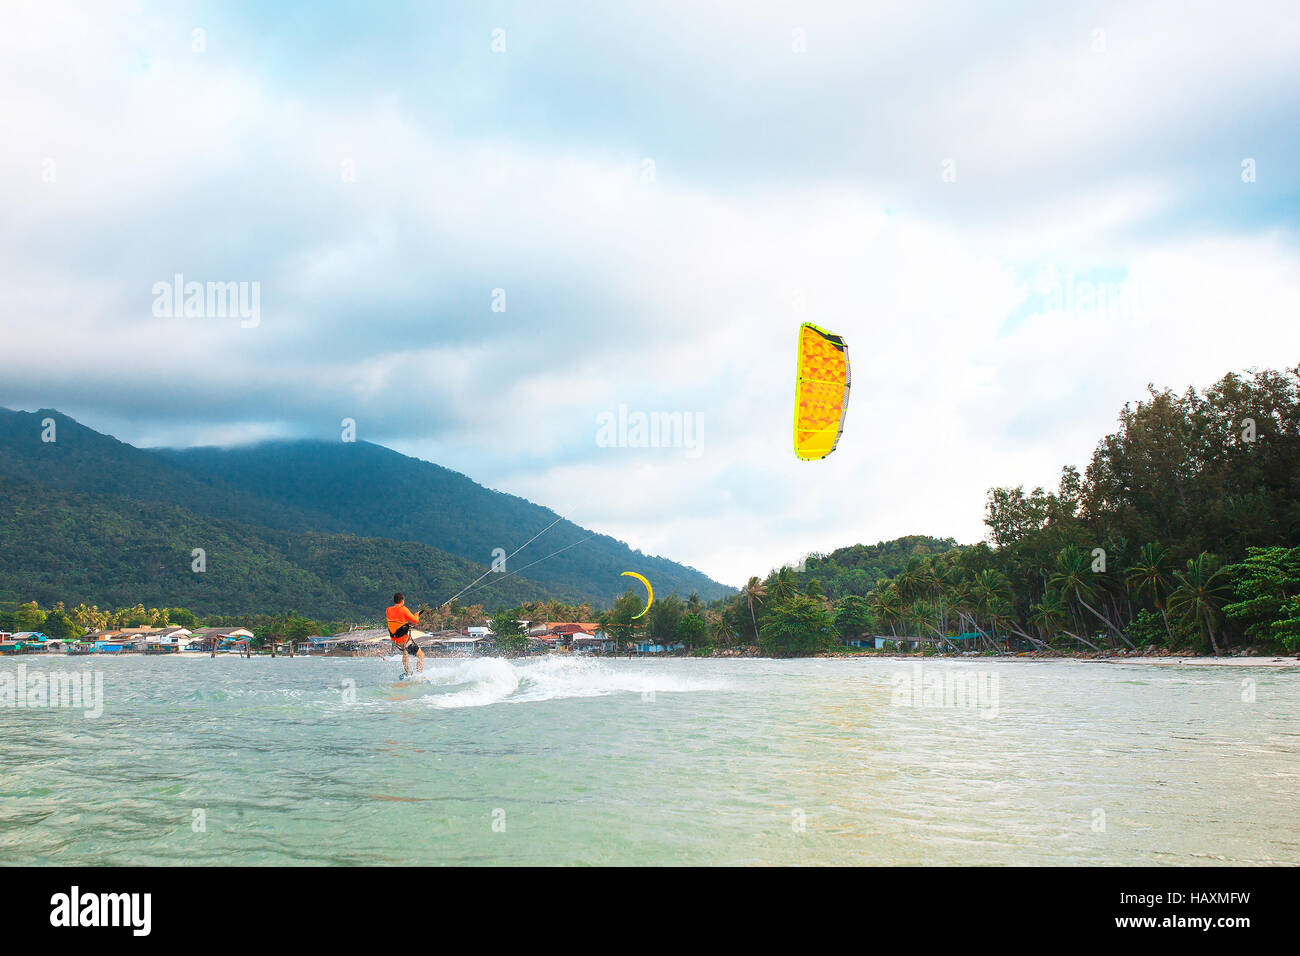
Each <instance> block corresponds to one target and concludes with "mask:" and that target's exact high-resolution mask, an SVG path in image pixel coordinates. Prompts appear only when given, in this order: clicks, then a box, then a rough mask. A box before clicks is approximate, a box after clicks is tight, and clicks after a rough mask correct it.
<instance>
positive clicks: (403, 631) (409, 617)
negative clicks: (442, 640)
mask: <svg viewBox="0 0 1300 956" xmlns="http://www.w3.org/2000/svg"><path fill="white" fill-rule="evenodd" d="M384 617H386V618H388V634H389V636H390V637H391V638H392V639H393V643H394V644H396V645H397V649H398V650H399V651H401V652H402V669H403V670H404V671H406V676H407V677H410V676H411V659H410V657H408V656H407V655H408V654H409V653H410V651H411V649H412V648H413V649H414V650H415V659H416V667H415V672H416V673H417V674H423V673H424V651H423V650H422V649H421V647H420V645H419V644H416V643H415V641H413V640H411V625H412V624H419V623H420V616H419V615H418V614H412V613H411V611H410V609H409V608H407V606H406V598H404V597H402V592H401V591H398V592H397V593H396V594H394V595H393V606H392V607H390V608H389V609H388V610H386V611H385V612H384Z"/></svg>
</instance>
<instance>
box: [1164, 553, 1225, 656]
mask: <svg viewBox="0 0 1300 956" xmlns="http://www.w3.org/2000/svg"><path fill="white" fill-rule="evenodd" d="M1215 563H1216V562H1215V561H1214V559H1213V558H1211V557H1210V556H1209V555H1208V554H1206V553H1205V552H1204V551H1202V552H1201V553H1200V554H1198V555H1197V556H1196V557H1194V558H1192V559H1190V560H1189V561H1188V562H1187V570H1186V571H1175V572H1174V580H1175V581H1176V582H1177V586H1176V587H1175V588H1174V589H1173V591H1172V592H1170V594H1169V610H1171V611H1173V612H1174V613H1175V614H1177V615H1180V616H1181V617H1182V618H1184V619H1185V620H1186V621H1188V622H1189V623H1192V624H1198V623H1199V624H1202V625H1204V627H1205V633H1206V635H1207V636H1208V637H1209V638H1210V647H1212V648H1213V649H1214V656H1215V657H1218V656H1219V644H1218V642H1217V641H1216V640H1215V639H1214V624H1215V623H1216V622H1217V621H1218V620H1219V618H1220V616H1221V613H1222V611H1223V605H1224V604H1226V603H1227V602H1228V601H1229V600H1230V599H1231V598H1232V586H1231V585H1230V584H1229V583H1228V576H1227V574H1226V573H1225V572H1224V569H1223V568H1218V567H1215Z"/></svg>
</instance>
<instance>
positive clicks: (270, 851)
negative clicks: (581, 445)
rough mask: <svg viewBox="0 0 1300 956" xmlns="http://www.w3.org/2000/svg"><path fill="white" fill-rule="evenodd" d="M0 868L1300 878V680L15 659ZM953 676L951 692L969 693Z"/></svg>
mask: <svg viewBox="0 0 1300 956" xmlns="http://www.w3.org/2000/svg"><path fill="white" fill-rule="evenodd" d="M19 664H22V665H23V666H25V668H26V675H25V676H26V678H27V680H28V682H29V685H28V686H29V687H30V686H34V685H32V684H31V683H30V682H31V681H32V680H33V675H34V678H35V680H36V681H37V682H38V683H39V682H40V681H41V680H44V679H46V678H48V677H49V676H50V675H52V674H55V673H62V672H75V673H83V672H84V673H88V674H89V675H90V676H91V677H92V678H97V679H99V680H102V686H103V713H102V714H101V715H100V716H98V717H93V718H92V717H87V716H85V714H84V713H83V711H82V710H77V709H72V708H66V707H22V708H19V707H16V706H13V705H12V704H13V700H12V695H11V697H10V699H8V700H6V701H4V702H3V703H4V704H5V706H0V863H4V864H11V865H12V864H74V863H76V864H99V863H103V864H163V865H170V864H174V865H186V866H193V865H202V864H277V863H284V864H398V863H400V864H430V865H442V864H489V865H498V864H521V863H522V864H573V865H582V864H629V865H630V864H672V863H693V864H710V863H716V864H821V863H829V864H874V865H882V864H965V863H971V864H1056V863H1060V864H1083V863H1101V864H1143V863H1149V864H1217V863H1288V864H1296V863H1300V822H1297V818H1296V814H1295V796H1296V793H1297V791H1298V790H1300V670H1296V669H1287V670H1280V669H1268V668H1249V667H1247V668H1243V667H1217V666H1211V667H1194V668H1193V667H1185V668H1177V667H1159V666H1152V665H1147V664H1137V663H1103V662H1037V661H1035V662H1028V661H1003V662H997V661H976V660H971V661H961V662H949V661H945V662H934V663H929V662H927V663H925V664H924V665H923V666H922V669H921V670H920V671H917V670H915V665H914V664H913V663H912V662H906V661H896V660H886V659H872V660H861V659H859V660H797V661H769V660H680V659H678V660H610V659H574V658H572V657H561V656H552V657H545V658H536V659H528V660H524V661H506V660H499V659H491V658H488V659H476V660H459V661H451V660H431V661H430V662H429V664H428V668H427V674H426V680H424V681H422V682H418V683H411V684H397V685H395V683H394V678H395V676H397V674H398V673H399V671H400V665H398V664H395V663H393V662H391V661H389V662H386V661H380V660H376V659H346V658H345V659H322V658H311V659H304V658H296V659H285V658H280V659H276V660H271V659H268V658H255V659H253V660H242V659H239V658H235V657H222V658H218V659H215V660H213V659H208V658H198V659H159V658H149V657H135V656H132V657H121V658H115V659H114V658H106V657H86V658H57V657H54V658H42V657H38V656H27V657H21V658H8V659H5V660H3V661H0V689H2V688H3V686H4V680H3V675H4V674H6V673H7V674H9V675H11V676H10V685H11V686H12V681H13V679H14V676H15V675H16V674H17V668H18V665H19ZM953 688H958V689H960V688H965V689H966V691H967V693H966V695H965V697H962V695H961V694H960V693H959V692H956V691H954V690H953Z"/></svg>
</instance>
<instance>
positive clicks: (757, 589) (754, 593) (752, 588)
mask: <svg viewBox="0 0 1300 956" xmlns="http://www.w3.org/2000/svg"><path fill="white" fill-rule="evenodd" d="M740 596H741V599H742V600H743V601H744V602H745V604H746V605H748V607H749V621H750V624H751V625H753V628H754V639H755V640H756V641H759V643H760V644H761V643H762V639H761V638H760V637H759V634H758V617H757V615H756V614H755V611H754V605H755V604H758V605H760V606H761V605H762V603H763V598H765V597H766V596H767V587H766V586H765V585H764V584H763V582H762V581H760V580H759V579H758V578H756V577H753V578H750V579H749V580H748V581H747V582H746V583H745V586H744V587H743V588H741V589H740Z"/></svg>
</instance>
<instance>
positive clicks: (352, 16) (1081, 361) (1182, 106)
mask: <svg viewBox="0 0 1300 956" xmlns="http://www.w3.org/2000/svg"><path fill="white" fill-rule="evenodd" d="M272 6H273V7H274V9H267V8H268V7H272ZM1288 7H1293V4H1289V3H1286V2H1232V3H1226V2H1225V3H1197V2H1189V3H1181V4H1179V5H1178V6H1177V8H1176V10H1177V14H1176V15H1174V14H1173V13H1172V12H1171V11H1172V10H1173V8H1171V7H1170V6H1169V5H1168V4H1164V3H1145V2H1132V0H1129V2H1120V3H1054V4H1041V3H989V4H979V5H972V4H965V3H958V2H951V3H947V2H940V3H896V4H894V3H891V4H868V3H861V2H843V3H821V4H817V3H812V4H808V3H804V4H794V3H774V2H763V0H745V2H730V0H715V2H711V3H708V4H699V3H695V2H676V0H659V2H656V3H636V2H629V3H621V4H617V5H615V4H609V5H593V4H589V3H577V2H572V3H566V2H555V3H547V4H539V3H527V2H521V3H492V2H482V3H468V2H467V3H455V4H429V3H424V4H410V5H406V4H397V3H392V4H375V3H331V2H321V3H285V4H275V5H269V4H254V3H248V4H231V3H222V4H206V3H192V4H190V3H166V4H164V3H151V2H123V3H112V2H107V3H88V4H65V3H62V2H59V0H40V2H33V3H22V2H18V3H14V2H5V3H4V4H3V5H2V6H0V130H3V133H0V355H2V356H3V358H2V359H0V405H2V406H5V407H9V408H22V409H36V408H41V407H53V408H58V409H59V410H61V411H63V412H66V413H67V414H70V415H72V416H73V417H75V418H77V419H79V420H81V421H83V422H85V423H86V424H88V425H90V426H91V427H94V428H96V429H99V430H101V431H106V432H108V433H110V434H113V435H115V436H117V437H118V438H120V439H122V440H123V441H127V442H130V443H132V444H136V445H141V446H157V445H168V446H190V445H210V444H223V445H228V444H239V443H245V442H252V441H258V440H264V439H268V438H279V437H314V438H324V439H330V440H341V437H342V435H343V429H344V424H343V423H344V422H345V420H349V421H352V422H355V429H356V435H357V437H358V438H361V439H365V440H369V441H374V442H377V443H380V444H383V445H387V446H389V447H391V448H394V449H396V450H398V451H401V452H403V453H405V454H409V455H414V456H417V457H420V458H424V459H427V460H429V461H434V462H437V463H439V464H441V465H445V466H447V467H449V468H453V469H456V470H458V471H461V472H464V473H465V474H467V475H469V476H470V477H471V478H473V479H475V480H476V481H479V482H480V483H482V484H485V485H488V486H490V487H494V488H498V489H501V490H504V491H509V492H512V493H514V494H519V495H523V496H525V497H527V498H529V499H531V500H533V501H536V502H538V503H540V504H543V505H546V506H548V507H550V508H553V509H555V510H556V511H558V512H559V513H561V514H563V515H565V516H566V517H568V518H571V519H572V520H574V521H576V522H577V523H579V524H581V525H584V526H586V527H589V528H592V529H594V530H599V531H601V532H604V533H608V534H612V535H614V536H615V537H618V538H620V539H622V540H624V541H626V542H628V543H629V544H631V545H632V546H633V547H636V548H640V549H642V550H644V551H647V552H649V553H654V554H661V555H664V556H666V557H669V558H672V559H674V560H678V561H681V562H683V563H686V564H690V565H693V566H695V567H697V568H699V569H701V570H703V571H705V572H706V573H708V574H710V575H711V576H713V577H715V578H717V579H718V580H720V581H723V582H725V583H727V584H732V585H737V584H741V583H743V582H744V581H745V580H746V579H747V578H748V577H749V576H750V575H752V574H759V575H761V574H765V573H766V572H767V571H768V570H770V569H772V568H774V567H779V566H780V565H782V564H785V563H791V562H796V561H798V560H799V558H800V557H801V556H802V555H804V554H807V553H809V552H826V551H830V550H832V549H834V548H836V547H842V546H846V545H850V544H854V543H858V542H866V543H873V542H876V541H880V540H887V539H890V538H893V537H897V536H900V535H904V534H931V535H936V536H952V537H955V538H957V539H958V540H959V541H961V542H963V543H969V542H974V541H978V540H981V539H982V538H984V535H985V530H986V529H985V528H984V525H983V521H982V519H983V508H984V501H985V496H986V493H987V490H988V489H989V488H991V487H994V486H1008V485H1020V484H1023V485H1025V486H1026V487H1027V488H1032V487H1034V486H1036V485H1045V486H1049V487H1050V486H1053V485H1054V484H1055V482H1056V480H1057V479H1058V477H1059V473H1060V469H1061V468H1062V466H1064V465H1067V464H1074V465H1078V466H1080V467H1082V466H1083V465H1085V464H1086V463H1087V460H1088V457H1089V456H1090V454H1091V452H1092V449H1093V448H1094V446H1095V445H1096V443H1097V441H1098V440H1099V439H1100V438H1101V436H1102V435H1104V434H1105V433H1107V432H1109V431H1111V430H1113V429H1114V426H1115V424H1116V419H1117V416H1118V413H1119V411H1120V409H1121V408H1122V406H1123V405H1124V404H1125V403H1126V402H1133V401H1137V400H1139V399H1141V398H1142V397H1143V396H1144V395H1145V394H1146V390H1147V386H1148V384H1154V385H1155V386H1157V387H1165V386H1168V387H1171V388H1173V389H1175V390H1177V391H1181V390H1183V389H1185V388H1187V387H1188V386H1191V385H1195V386H1197V387H1204V386H1206V385H1209V384H1210V383H1212V382H1213V381H1215V380H1216V379H1218V378H1219V377H1221V376H1222V375H1223V374H1224V373H1226V372H1228V371H1232V370H1245V369H1249V368H1282V367H1293V366H1295V365H1296V364H1297V362H1300V237H1298V235H1297V232H1298V228H1297V226H1298V223H1300V149H1298V147H1300V96H1297V93H1296V90H1297V89H1300V17H1296V16H1295V15H1294V9H1288ZM176 276H180V277H182V278H181V280H180V281H181V282H182V285H184V284H185V283H200V284H201V285H200V286H199V288H200V289H201V290H202V291H203V292H204V294H205V295H204V296H201V297H200V298H201V300H202V302H201V305H199V306H197V307H196V308H195V309H193V310H192V311H193V312H194V313H195V314H188V313H187V310H185V309H184V308H181V309H179V310H171V309H169V308H168V306H169V305H171V296H170V295H169V294H167V293H166V292H165V290H167V289H169V288H171V286H172V284H173V283H174V282H175V281H176V279H175V277H176ZM209 283H237V284H239V285H238V286H232V287H231V288H235V289H236V290H237V291H239V290H242V292H243V293H244V295H245V298H244V300H243V301H244V305H245V308H244V310H243V311H242V312H234V313H233V314H232V311H230V310H223V309H221V308H219V307H218V301H217V299H214V300H213V302H212V303H208V302H207V300H206V293H207V291H208V285H207V284H209ZM218 299H219V296H218ZM802 322H815V323H816V324H818V325H820V326H822V327H824V328H827V329H829V330H831V331H833V332H835V333H838V334H840V335H841V336H843V337H844V339H845V340H846V341H847V343H848V345H849V353H850V361H851V364H852V374H853V387H852V392H851V398H850V403H849V409H848V413H847V420H846V423H845V429H844V434H843V437H842V438H841V441H840V444H839V447H838V449H837V450H836V451H835V452H834V453H833V454H832V455H831V456H830V457H828V458H826V459H824V460H822V461H819V462H802V461H799V460H797V459H796V458H795V457H794V454H793V451H792V448H791V419H792V414H793V393H794V358H795V341H796V335H797V331H798V327H799V324H800V323H802ZM620 408H621V409H623V410H624V414H626V415H629V416H635V415H636V414H637V413H642V414H645V415H650V414H651V413H655V412H659V413H664V414H667V415H679V416H681V421H683V422H684V423H688V424H689V425H690V428H689V430H687V431H686V432H685V433H684V438H683V440H680V441H675V442H669V443H668V444H669V445H670V446H672V447H657V448H656V447H649V448H647V447H634V445H635V438H636V435H635V434H632V435H630V436H623V437H626V438H628V439H629V440H628V441H623V440H621V438H620V435H619V433H618V431H617V429H614V430H613V432H611V430H610V429H609V428H607V427H605V428H603V427H602V423H604V422H608V421H609V420H610V419H611V417H613V418H614V419H615V420H617V417H618V415H619V410H620ZM611 436H612V437H611ZM687 438H688V439H689V440H686V439H687Z"/></svg>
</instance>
